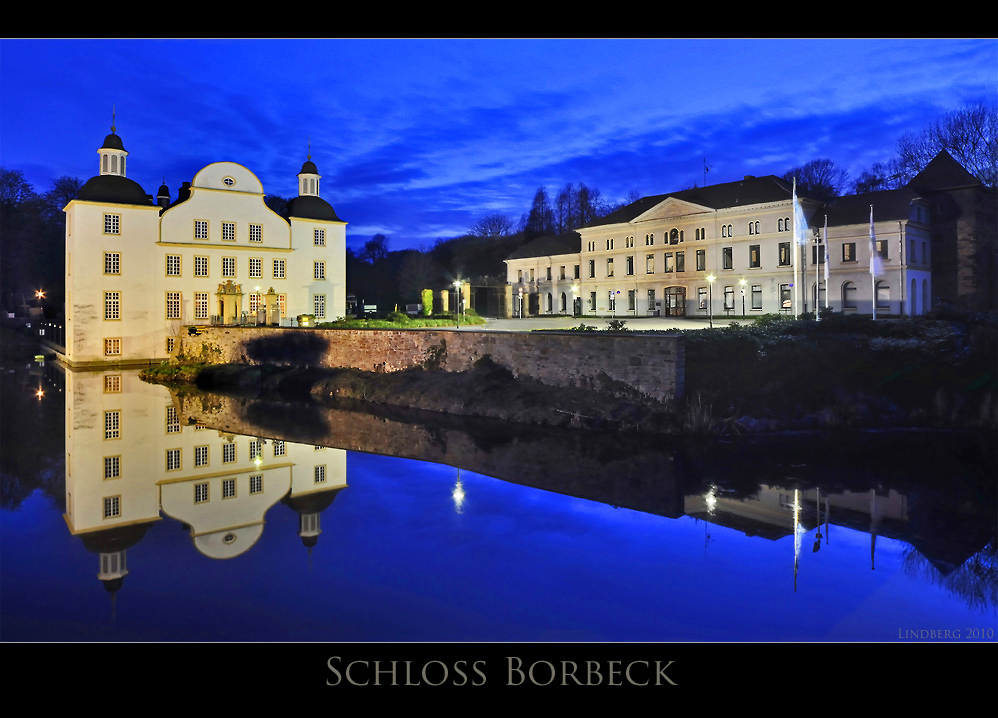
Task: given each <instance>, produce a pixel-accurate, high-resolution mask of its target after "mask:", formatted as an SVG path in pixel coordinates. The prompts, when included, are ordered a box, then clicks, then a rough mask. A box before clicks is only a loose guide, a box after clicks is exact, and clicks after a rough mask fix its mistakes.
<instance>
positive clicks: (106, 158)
mask: <svg viewBox="0 0 998 718" xmlns="http://www.w3.org/2000/svg"><path fill="white" fill-rule="evenodd" d="M107 163H108V157H107V155H104V169H103V170H102V171H103V172H107Z"/></svg>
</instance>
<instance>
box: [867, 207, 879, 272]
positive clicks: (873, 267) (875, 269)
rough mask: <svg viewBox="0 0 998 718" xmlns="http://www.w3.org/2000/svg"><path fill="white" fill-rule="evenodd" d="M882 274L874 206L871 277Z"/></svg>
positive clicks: (871, 225)
mask: <svg viewBox="0 0 998 718" xmlns="http://www.w3.org/2000/svg"><path fill="white" fill-rule="evenodd" d="M881 274H882V269H881V266H880V253H879V252H877V235H876V234H875V233H874V231H873V205H872V204H871V205H870V275H871V276H874V277H879V276H880V275H881Z"/></svg>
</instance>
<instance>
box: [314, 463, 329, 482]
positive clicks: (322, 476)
mask: <svg viewBox="0 0 998 718" xmlns="http://www.w3.org/2000/svg"><path fill="white" fill-rule="evenodd" d="M314 477H315V483H317V484H321V483H324V482H325V481H326V467H325V466H321V465H320V466H316V467H315V474H314Z"/></svg>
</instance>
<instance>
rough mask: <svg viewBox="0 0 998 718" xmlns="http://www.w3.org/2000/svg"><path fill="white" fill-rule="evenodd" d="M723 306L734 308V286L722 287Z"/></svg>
mask: <svg viewBox="0 0 998 718" xmlns="http://www.w3.org/2000/svg"><path fill="white" fill-rule="evenodd" d="M724 308H725V309H734V308H735V288H734V287H725V288H724Z"/></svg>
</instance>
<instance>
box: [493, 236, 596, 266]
mask: <svg viewBox="0 0 998 718" xmlns="http://www.w3.org/2000/svg"><path fill="white" fill-rule="evenodd" d="M581 251H582V236H581V235H580V234H579V233H578V232H566V233H565V234H549V235H545V236H544V237H538V238H537V239H533V240H531V241H529V242H527V243H526V244H523V245H521V246H520V247H519V249H517V250H516V251H514V252H513V253H512V254H510V255H509V256H508V257H506V259H507V260H510V259H526V258H529V257H550V256H556V255H559V254H578V253H579V252H581Z"/></svg>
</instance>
